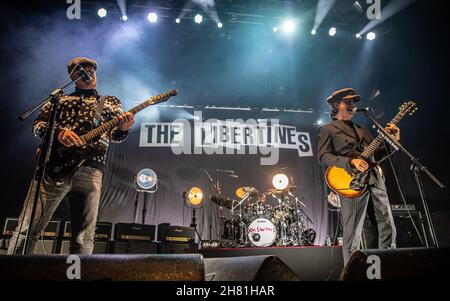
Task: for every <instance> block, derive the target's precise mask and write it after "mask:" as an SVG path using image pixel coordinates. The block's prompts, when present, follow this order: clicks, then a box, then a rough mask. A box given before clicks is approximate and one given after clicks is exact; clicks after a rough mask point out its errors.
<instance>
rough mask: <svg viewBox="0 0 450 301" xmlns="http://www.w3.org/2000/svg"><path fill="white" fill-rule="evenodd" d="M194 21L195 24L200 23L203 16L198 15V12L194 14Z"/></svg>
mask: <svg viewBox="0 0 450 301" xmlns="http://www.w3.org/2000/svg"><path fill="white" fill-rule="evenodd" d="M194 21H195V23H197V24H200V23H202V22H203V16H202V15H200V14H197V15H195V17H194Z"/></svg>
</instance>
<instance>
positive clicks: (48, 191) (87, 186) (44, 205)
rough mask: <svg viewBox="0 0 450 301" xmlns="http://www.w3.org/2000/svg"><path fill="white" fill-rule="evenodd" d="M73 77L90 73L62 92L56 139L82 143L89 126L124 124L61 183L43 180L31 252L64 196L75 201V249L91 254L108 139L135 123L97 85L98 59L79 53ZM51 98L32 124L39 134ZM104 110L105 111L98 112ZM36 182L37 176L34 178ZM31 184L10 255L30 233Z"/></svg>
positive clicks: (72, 247)
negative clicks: (114, 120) (116, 121)
mask: <svg viewBox="0 0 450 301" xmlns="http://www.w3.org/2000/svg"><path fill="white" fill-rule="evenodd" d="M67 68H68V72H69V76H70V78H71V79H77V78H79V77H80V75H81V73H80V72H81V69H82V68H83V69H84V70H85V72H86V73H88V74H89V76H90V78H89V77H86V76H85V77H83V78H82V79H79V80H78V81H76V82H75V85H76V90H75V92H74V93H72V94H70V95H62V96H61V97H60V100H59V111H58V112H59V114H58V116H57V117H56V119H57V120H56V132H55V138H56V139H58V141H59V142H60V143H61V144H63V145H64V146H67V147H82V146H83V141H82V140H81V139H80V137H79V136H78V135H77V134H76V133H80V132H83V131H88V130H90V129H92V128H95V127H96V125H98V124H101V123H102V122H105V121H108V120H110V119H112V118H114V117H116V116H118V118H119V121H120V123H119V125H118V126H117V127H116V128H114V129H113V130H112V131H111V132H110V133H109V135H103V136H102V137H101V138H100V139H99V140H98V141H96V142H95V144H94V147H93V148H94V149H95V150H96V151H95V156H93V157H91V158H90V159H88V160H86V161H85V162H84V163H83V165H81V166H80V168H78V169H77V170H76V172H75V173H74V174H73V175H71V177H70V178H69V179H67V180H66V181H64V182H63V183H62V184H57V183H54V182H52V181H48V180H47V181H43V183H42V185H41V192H40V201H39V202H38V204H37V208H36V214H35V218H34V221H33V223H32V228H31V229H30V236H31V239H30V244H29V248H28V253H31V254H32V253H33V252H34V250H35V246H36V242H37V240H38V239H39V237H40V236H41V233H42V232H43V230H44V229H45V228H46V226H47V224H48V223H49V221H50V219H51V218H52V215H53V213H54V212H55V210H56V208H57V207H58V205H59V204H60V202H61V200H62V199H63V198H64V197H67V198H68V200H69V203H70V211H71V218H72V239H71V243H70V253H72V254H92V251H93V249H94V235H95V225H96V222H97V213H98V207H99V201H100V193H101V188H102V178H103V168H104V166H105V164H106V153H107V150H108V146H109V142H110V141H111V142H121V141H123V140H124V139H125V138H126V137H127V135H128V131H129V129H130V128H131V126H132V125H133V123H134V116H133V114H132V113H129V112H127V113H123V112H122V107H121V103H120V101H119V99H117V98H116V97H114V96H100V95H99V94H98V92H97V90H96V86H97V78H96V70H97V62H96V61H94V60H92V59H88V58H85V57H77V58H74V59H73V60H71V61H70V62H69V63H68V65H67ZM49 107H50V105H49V103H47V105H44V107H43V108H42V110H41V112H40V113H39V115H38V117H37V119H36V120H35V121H34V123H33V133H34V135H35V136H36V137H41V138H42V137H44V135H45V131H46V128H47V119H48V114H49ZM99 111H100V112H99ZM33 182H34V181H33ZM35 186H36V185H33V183H32V186H31V187H30V189H29V192H28V195H27V198H26V199H25V203H24V205H23V209H22V213H21V215H20V220H19V226H20V224H21V223H22V221H23V223H22V224H23V226H22V228H21V229H20V233H19V227H18V228H17V229H16V230H15V232H14V234H13V236H12V239H11V240H10V243H9V246H8V254H21V252H22V248H23V245H24V242H25V234H26V232H27V230H28V224H29V220H30V215H31V206H32V203H33V196H34V190H35V189H36V188H35Z"/></svg>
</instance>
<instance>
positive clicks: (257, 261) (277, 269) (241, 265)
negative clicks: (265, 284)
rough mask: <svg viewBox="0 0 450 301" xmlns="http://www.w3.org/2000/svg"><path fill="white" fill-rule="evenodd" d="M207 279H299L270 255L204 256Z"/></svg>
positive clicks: (281, 262) (280, 261)
mask: <svg viewBox="0 0 450 301" xmlns="http://www.w3.org/2000/svg"><path fill="white" fill-rule="evenodd" d="M205 273H206V276H205V280H207V281H299V280H300V279H299V277H298V276H297V275H296V274H295V273H294V272H293V271H292V270H291V269H290V268H289V267H288V266H287V265H286V264H285V263H284V262H283V261H282V260H280V259H279V258H278V257H276V256H271V255H262V256H242V257H227V258H205Z"/></svg>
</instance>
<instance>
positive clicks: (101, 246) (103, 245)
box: [59, 240, 108, 254]
mask: <svg viewBox="0 0 450 301" xmlns="http://www.w3.org/2000/svg"><path fill="white" fill-rule="evenodd" d="M107 251H108V242H107V241H105V240H97V241H94V250H93V251H92V254H107ZM69 253H70V240H63V241H62V243H61V250H60V251H59V254H69Z"/></svg>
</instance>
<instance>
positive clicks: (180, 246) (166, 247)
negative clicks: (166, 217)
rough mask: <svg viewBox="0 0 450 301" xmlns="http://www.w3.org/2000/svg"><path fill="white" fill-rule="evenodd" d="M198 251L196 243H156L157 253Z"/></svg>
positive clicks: (189, 252) (190, 252)
mask: <svg viewBox="0 0 450 301" xmlns="http://www.w3.org/2000/svg"><path fill="white" fill-rule="evenodd" d="M192 253H198V245H197V244H194V243H191V244H184V243H170V242H163V243H160V244H159V245H158V254H192Z"/></svg>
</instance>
